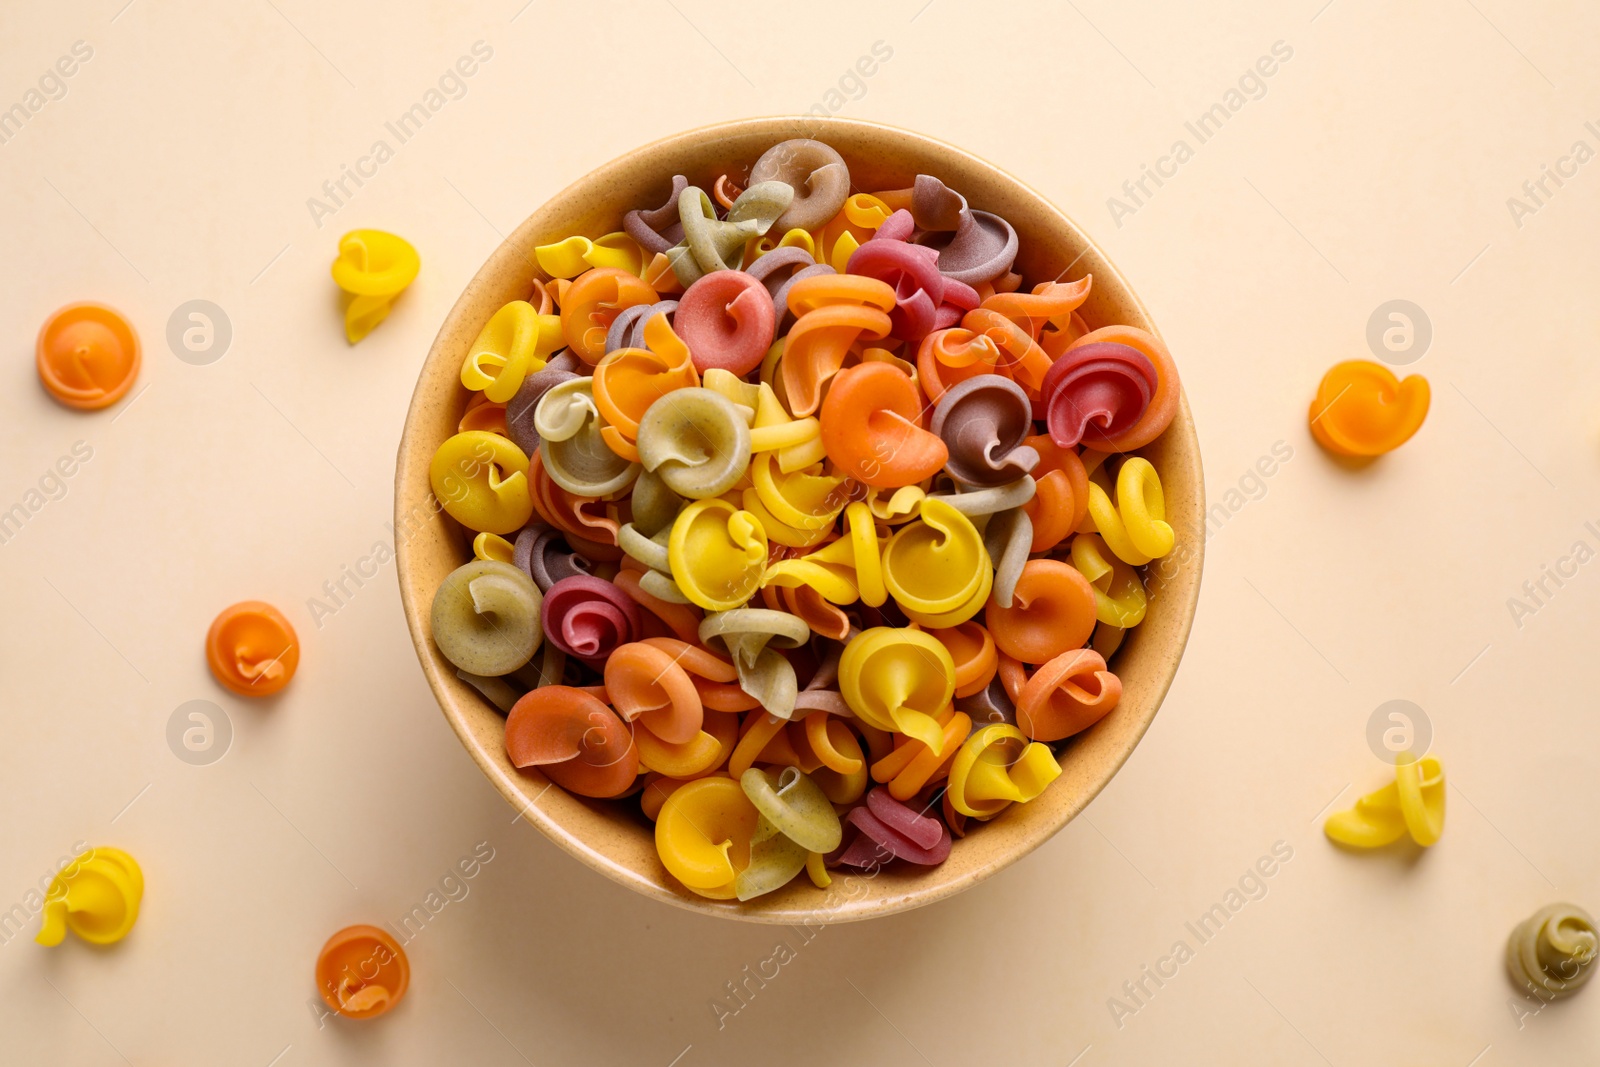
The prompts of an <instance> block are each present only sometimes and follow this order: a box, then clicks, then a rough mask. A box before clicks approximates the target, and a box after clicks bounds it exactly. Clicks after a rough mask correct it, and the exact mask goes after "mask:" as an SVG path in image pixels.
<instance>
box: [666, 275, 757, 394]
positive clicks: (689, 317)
mask: <svg viewBox="0 0 1600 1067" xmlns="http://www.w3.org/2000/svg"><path fill="white" fill-rule="evenodd" d="M673 321H674V324H675V325H676V327H677V330H678V333H679V334H680V335H681V336H682V337H683V340H684V342H685V343H686V344H687V345H688V346H689V350H690V352H691V353H693V358H694V366H695V369H696V370H698V371H701V372H702V373H703V372H705V371H707V370H709V369H710V368H712V367H719V368H721V369H723V370H726V371H730V372H732V373H733V374H739V375H744V374H749V373H750V372H751V371H753V370H755V369H756V368H757V367H759V366H760V365H761V359H762V357H763V356H765V355H766V354H767V349H768V348H771V347H772V338H773V335H774V333H775V332H776V331H777V328H778V320H777V312H776V310H775V309H774V308H773V306H772V295H771V294H770V293H768V292H767V289H766V287H765V286H764V285H762V284H761V283H760V282H759V281H757V280H756V279H755V278H752V277H750V275H748V274H745V273H743V272H742V271H737V270H719V271H712V272H711V273H710V274H706V275H703V276H702V277H701V278H699V279H698V280H697V281H696V282H695V283H694V284H693V285H691V286H689V288H688V289H686V290H685V291H684V294H683V297H682V299H681V300H679V301H678V309H677V313H676V316H675V318H674V320H673Z"/></svg>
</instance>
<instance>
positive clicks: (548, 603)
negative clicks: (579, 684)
mask: <svg viewBox="0 0 1600 1067" xmlns="http://www.w3.org/2000/svg"><path fill="white" fill-rule="evenodd" d="M539 623H540V625H541V626H542V627H543V628H544V635H545V640H547V641H549V642H550V643H551V644H552V645H555V646H556V648H558V649H560V650H561V651H562V652H565V653H566V654H567V655H569V656H576V657H577V658H578V659H581V660H584V661H586V662H588V663H591V664H595V663H600V662H603V661H604V660H605V658H606V657H607V656H609V655H610V654H611V653H612V652H614V651H615V650H616V648H617V646H618V645H625V644H627V643H628V642H630V641H637V640H638V639H639V638H640V637H641V636H643V628H644V621H643V619H642V617H641V616H640V614H639V608H638V605H636V604H635V603H634V602H633V599H632V598H631V597H629V596H628V594H627V593H624V592H623V591H622V590H621V589H618V588H617V587H616V586H614V585H612V584H611V583H610V582H608V581H605V580H604V579H602V578H595V577H593V576H591V575H587V574H575V575H573V576H571V577H569V578H563V579H561V580H560V581H559V582H556V583H555V584H554V585H552V586H551V587H550V588H549V589H548V590H547V591H546V592H545V594H544V603H543V604H542V605H541V606H540V610H539Z"/></svg>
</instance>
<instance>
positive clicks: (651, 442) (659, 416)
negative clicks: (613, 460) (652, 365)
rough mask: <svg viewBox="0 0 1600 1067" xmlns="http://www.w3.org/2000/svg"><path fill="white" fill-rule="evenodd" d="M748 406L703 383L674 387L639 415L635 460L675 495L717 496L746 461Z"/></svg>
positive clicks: (737, 476)
mask: <svg viewBox="0 0 1600 1067" xmlns="http://www.w3.org/2000/svg"><path fill="white" fill-rule="evenodd" d="M747 411H748V409H741V408H739V407H738V406H737V405H735V404H734V403H733V402H732V401H730V400H728V399H727V398H726V397H724V396H722V395H721V394H720V393H716V392H713V391H712V390H710V389H706V388H704V387H701V388H695V389H674V390H672V391H671V392H669V393H666V394H664V395H663V396H662V397H661V398H660V399H659V400H657V401H655V402H654V403H653V404H651V405H650V407H649V409H648V410H647V411H645V413H644V418H642V419H640V420H639V461H640V462H641V463H642V464H643V465H644V469H645V470H647V471H650V472H652V473H654V474H655V475H657V476H658V477H659V478H660V479H661V480H662V481H663V482H664V483H666V486H667V488H669V489H671V490H672V491H673V492H674V493H677V494H678V495H679V496H683V497H688V498H690V499H693V500H703V499H707V498H710V497H716V496H721V495H722V494H723V493H726V492H727V491H728V490H729V489H732V488H733V487H734V485H735V484H736V483H737V482H738V481H739V479H740V478H741V477H743V475H744V473H745V471H746V469H748V467H749V466H750V426H749V423H748V422H747V421H746V417H745V416H746V412H747Z"/></svg>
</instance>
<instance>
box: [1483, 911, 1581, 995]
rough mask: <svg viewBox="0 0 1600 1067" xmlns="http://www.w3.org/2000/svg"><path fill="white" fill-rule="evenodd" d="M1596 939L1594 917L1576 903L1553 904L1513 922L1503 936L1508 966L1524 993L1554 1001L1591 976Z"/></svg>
mask: <svg viewBox="0 0 1600 1067" xmlns="http://www.w3.org/2000/svg"><path fill="white" fill-rule="evenodd" d="M1597 950H1600V937H1597V935H1596V932H1595V925H1594V919H1592V918H1590V916H1589V913H1588V912H1586V911H1584V910H1583V909H1582V908H1580V907H1578V906H1577V905H1576V904H1551V905H1549V906H1548V907H1543V908H1540V909H1539V910H1538V911H1536V912H1534V913H1533V914H1532V915H1531V916H1529V917H1528V918H1527V919H1524V920H1523V921H1522V922H1520V923H1518V924H1517V927H1516V929H1514V930H1512V931H1511V936H1510V937H1509V938H1507V939H1506V970H1507V971H1508V972H1509V973H1510V975H1511V981H1512V982H1513V983H1514V984H1515V985H1516V987H1517V988H1518V989H1520V990H1522V991H1523V992H1526V993H1531V994H1532V995H1534V996H1536V997H1539V998H1540V999H1541V1000H1557V999H1559V998H1561V997H1568V996H1571V995H1572V994H1573V993H1576V992H1577V991H1578V990H1580V989H1582V988H1583V986H1584V983H1585V982H1587V981H1588V980H1589V978H1590V976H1592V975H1593V974H1594V963H1595V956H1596V952H1597Z"/></svg>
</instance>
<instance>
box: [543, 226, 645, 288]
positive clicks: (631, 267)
mask: <svg viewBox="0 0 1600 1067" xmlns="http://www.w3.org/2000/svg"><path fill="white" fill-rule="evenodd" d="M533 258H534V261H535V262H537V263H538V264H539V269H540V270H542V271H544V272H545V273H546V274H548V275H550V277H552V278H576V277H577V276H578V275H580V274H582V273H583V272H584V271H586V270H588V269H589V268H590V267H615V268H616V269H618V270H625V271H627V272H628V273H629V274H638V273H639V272H640V271H641V270H643V269H644V264H645V259H646V258H647V257H646V256H645V253H644V250H643V248H641V246H640V245H639V243H638V242H637V241H635V240H634V239H633V237H631V236H630V235H629V234H627V233H626V232H617V233H608V234H606V235H605V236H604V237H596V238H595V239H594V240H592V241H591V240H590V239H589V238H587V237H576V236H574V237H568V238H567V239H566V240H564V241H557V242H555V243H554V244H547V245H539V246H538V247H536V248H535V249H534V250H533Z"/></svg>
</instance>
